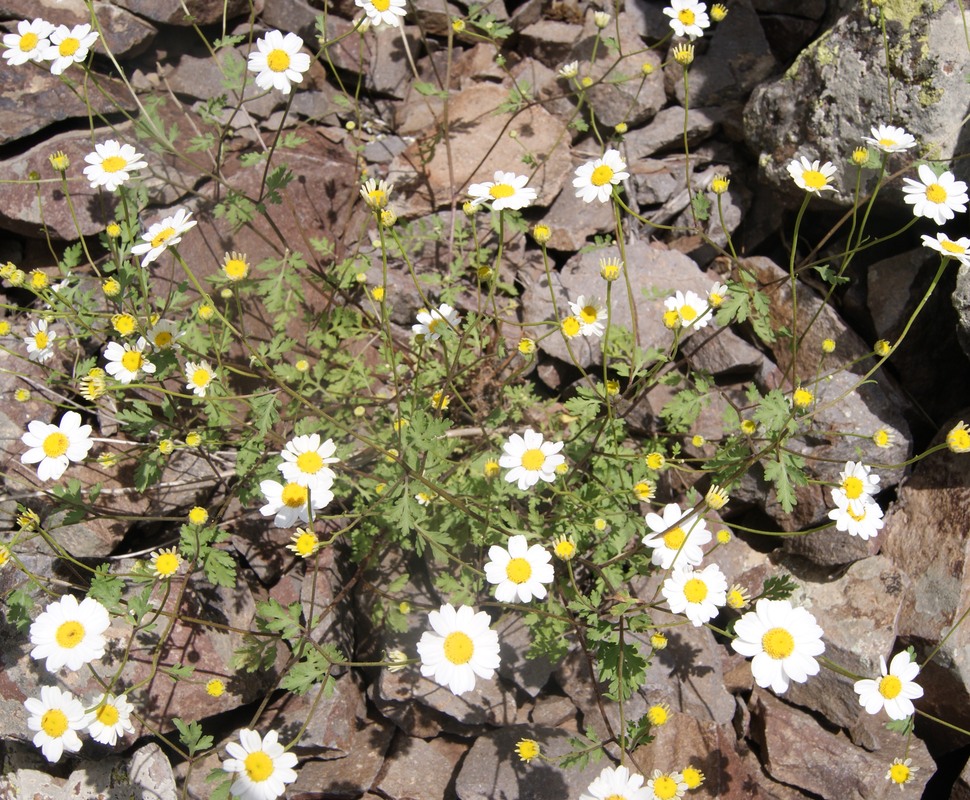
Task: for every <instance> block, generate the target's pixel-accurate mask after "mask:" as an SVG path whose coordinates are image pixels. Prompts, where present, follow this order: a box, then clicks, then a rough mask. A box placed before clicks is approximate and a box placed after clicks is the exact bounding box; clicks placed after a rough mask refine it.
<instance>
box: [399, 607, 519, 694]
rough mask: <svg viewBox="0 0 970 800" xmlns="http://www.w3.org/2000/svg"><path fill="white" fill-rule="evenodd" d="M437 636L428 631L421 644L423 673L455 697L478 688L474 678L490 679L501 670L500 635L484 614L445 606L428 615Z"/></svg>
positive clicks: (463, 608) (419, 651)
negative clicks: (499, 668) (445, 687)
mask: <svg viewBox="0 0 970 800" xmlns="http://www.w3.org/2000/svg"><path fill="white" fill-rule="evenodd" d="M428 622H429V623H430V625H431V627H432V629H433V630H434V633H432V632H431V631H425V632H424V633H422V634H421V641H419V642H418V655H419V656H421V674H422V675H423V676H424V677H426V678H431V679H433V680H434V681H435V683H438V684H440V685H441V686H447V687H448V688H449V689H451V691H452V692H454V693H455V694H458V695H460V694H464V693H465V692H469V691H471V690H472V689H474V688H475V677H476V676H477V677H479V678H484V679H485V680H488V679H489V678H491V677H492V675H493V674H494V673H495V670H496V669H498V665H499V661H500V659H499V645H498V633H496V632H495V631H493V630H492V629H491V628H490V627H489V625H491V622H492V619H491V617H489V616H488V614H486V613H485V612H484V611H479V612H477V613H476V612H475V609H473V608H472V607H471V606H458V608H457V609H456V608H455V607H454V606H452V605H451V604H450V603H445V604H444V605H443V606H441V608H440V609H439V610H438V611H432V612H430V613H429V614H428Z"/></svg>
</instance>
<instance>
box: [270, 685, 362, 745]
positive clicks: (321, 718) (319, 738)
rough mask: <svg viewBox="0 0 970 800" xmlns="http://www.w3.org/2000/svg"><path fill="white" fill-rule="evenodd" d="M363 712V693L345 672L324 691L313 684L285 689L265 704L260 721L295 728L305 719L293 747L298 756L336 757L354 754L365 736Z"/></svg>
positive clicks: (290, 728) (271, 725) (297, 728)
mask: <svg viewBox="0 0 970 800" xmlns="http://www.w3.org/2000/svg"><path fill="white" fill-rule="evenodd" d="M321 693H323V694H322V696H321ZM366 716H367V708H366V706H365V705H364V697H363V695H362V694H361V692H360V689H358V688H357V685H356V684H355V683H354V679H353V677H352V676H351V675H350V673H346V674H344V675H342V676H340V678H338V679H337V680H336V681H334V683H333V685H332V687H331V688H330V689H328V690H327V691H324V689H323V687H322V686H317V687H314V688H312V689H310V691H309V692H307V693H306V694H303V695H298V694H293V693H291V692H287V693H285V694H284V695H283V696H282V697H280V699H279V700H278V701H276V702H273V703H271V704H270V705H269V706H267V708H266V713H265V714H264V715H263V716H262V717H261V724H264V725H266V726H267V727H269V728H272V729H273V730H293V731H296V730H300V729H301V728H302V727H303V725H304V723H305V724H306V727H305V728H303V733H302V735H301V736H300V738H299V740H298V741H297V742H296V744H295V745H294V748H293V751H294V752H295V753H296V754H297V755H298V756H299V757H300V758H301V759H303V758H309V757H316V758H325V759H340V758H346V757H348V756H350V757H354V756H356V755H357V748H358V747H360V746H361V745H362V742H361V739H363V738H364V737H366V736H367V732H366V723H365V719H366Z"/></svg>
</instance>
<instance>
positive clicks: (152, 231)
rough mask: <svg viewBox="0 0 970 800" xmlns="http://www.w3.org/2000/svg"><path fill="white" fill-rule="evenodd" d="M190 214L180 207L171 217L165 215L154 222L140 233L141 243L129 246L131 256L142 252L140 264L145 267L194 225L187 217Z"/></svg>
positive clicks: (178, 240) (192, 220) (177, 241)
mask: <svg viewBox="0 0 970 800" xmlns="http://www.w3.org/2000/svg"><path fill="white" fill-rule="evenodd" d="M191 216H192V213H191V212H190V211H186V210H185V209H184V208H180V209H179V210H178V211H176V212H175V214H173V215H172V216H171V217H165V219H163V220H162V221H161V222H156V223H155V224H154V225H152V226H151V227H150V228H149V229H148V230H147V231H146V232H145V233H143V234H142V236H141V238H142V240H143V241H142V243H141V244H136V245H135V246H134V247H132V248H131V254H132V255H133V256H140V255H142V254H144V256H145V257H144V258H143V259H142V260H141V265H142V267H147V266H148V265H149V264H151V263H152V262H153V261H154V260H155V259H157V258H158V257H159V256H160V255H161V254H162V253H164V252H165V251H166V250H167V249H168V248H169V247H172V246H173V245H176V244H178V243H179V242H181V241H182V235H183V234H184V233H185V232H186V231H188V230H190V229H191V228H194V227H195V226H196V222H195V220H194V219H189V217H191Z"/></svg>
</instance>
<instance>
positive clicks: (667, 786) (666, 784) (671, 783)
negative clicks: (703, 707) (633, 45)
mask: <svg viewBox="0 0 970 800" xmlns="http://www.w3.org/2000/svg"><path fill="white" fill-rule="evenodd" d="M681 13H683V12H681ZM653 793H654V796H655V797H658V798H659V800H670V799H671V798H672V797H676V796H677V781H675V780H674V779H673V778H671V777H670V776H669V775H661V776H660V777H659V778H655V779H654V782H653Z"/></svg>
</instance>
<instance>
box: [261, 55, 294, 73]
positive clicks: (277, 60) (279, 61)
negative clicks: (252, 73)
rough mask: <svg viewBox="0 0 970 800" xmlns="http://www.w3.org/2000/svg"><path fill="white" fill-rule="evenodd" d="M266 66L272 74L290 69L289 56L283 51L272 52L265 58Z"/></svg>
mask: <svg viewBox="0 0 970 800" xmlns="http://www.w3.org/2000/svg"><path fill="white" fill-rule="evenodd" d="M266 66H267V67H269V68H270V69H271V70H273V72H285V71H286V70H287V69H289V67H290V54H289V53H287V52H286V51H285V50H273V51H271V52H270V54H269V55H268V56H266Z"/></svg>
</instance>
